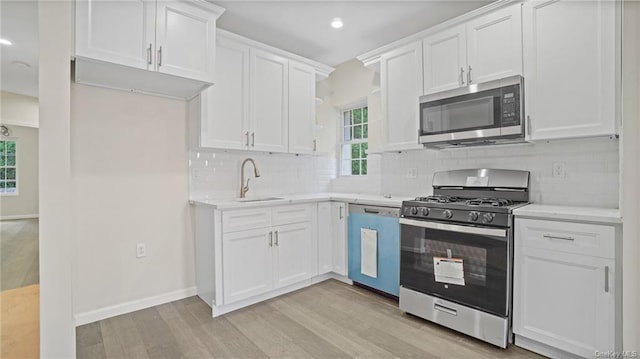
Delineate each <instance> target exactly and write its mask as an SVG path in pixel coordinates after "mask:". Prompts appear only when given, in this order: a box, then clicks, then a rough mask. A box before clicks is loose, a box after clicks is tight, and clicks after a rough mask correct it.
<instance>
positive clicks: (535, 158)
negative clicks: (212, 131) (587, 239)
mask: <svg viewBox="0 0 640 359" xmlns="http://www.w3.org/2000/svg"><path fill="white" fill-rule="evenodd" d="M618 146H619V142H618V140H615V139H609V138H595V139H577V140H566V141H557V142H543V143H536V144H518V145H504V146H494V147H483V148H480V147H469V148H460V149H451V150H441V151H436V150H426V149H425V150H416V151H408V152H402V153H396V152H391V153H384V154H371V155H370V156H369V166H368V169H369V174H368V175H367V176H366V177H358V176H349V177H340V176H338V173H337V167H338V166H337V161H336V159H335V158H330V157H327V156H295V155H284V154H266V153H252V154H247V153H234V152H224V151H220V152H191V153H190V157H189V158H190V159H189V162H190V163H189V169H190V185H191V196H192V197H196V196H198V197H200V196H208V197H210V198H233V197H237V196H238V192H239V187H240V164H241V162H242V160H244V159H245V158H247V157H251V158H253V159H255V161H256V164H257V165H258V169H259V170H260V173H261V177H260V178H253V169H252V168H251V165H250V164H248V165H247V167H249V168H246V169H245V170H246V175H247V178H251V182H250V183H249V187H250V191H249V194H248V195H249V196H270V195H284V194H302V193H313V192H327V191H331V192H345V193H366V194H392V195H395V196H409V197H413V196H418V195H425V194H429V193H431V180H432V177H433V173H434V172H436V171H442V170H449V169H465V168H483V167H484V168H503V169H518V170H526V171H530V172H531V185H530V186H531V187H530V189H531V200H532V201H533V202H536V203H545V204H556V205H568V206H593V207H603V208H617V207H618V196H619V194H618V190H619V153H618ZM554 163H560V164H562V165H563V166H564V177H562V176H561V177H554V176H553V174H552V169H553V166H554Z"/></svg>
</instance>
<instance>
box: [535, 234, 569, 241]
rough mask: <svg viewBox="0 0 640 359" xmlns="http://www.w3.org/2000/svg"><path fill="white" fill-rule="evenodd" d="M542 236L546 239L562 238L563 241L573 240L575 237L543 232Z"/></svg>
mask: <svg viewBox="0 0 640 359" xmlns="http://www.w3.org/2000/svg"><path fill="white" fill-rule="evenodd" d="M542 236H543V237H544V238H547V239H562V240H563V241H575V238H573V237H560V236H552V235H550V234H544V235H542Z"/></svg>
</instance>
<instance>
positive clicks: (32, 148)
mask: <svg viewBox="0 0 640 359" xmlns="http://www.w3.org/2000/svg"><path fill="white" fill-rule="evenodd" d="M7 127H9V129H10V130H11V137H9V138H6V137H3V139H7V140H12V141H16V150H17V152H18V153H17V155H18V156H17V158H16V161H17V162H16V164H17V166H18V172H17V174H18V194H17V195H4V196H0V220H1V219H16V218H33V217H37V216H38V129H37V128H32V127H24V126H14V125H7Z"/></svg>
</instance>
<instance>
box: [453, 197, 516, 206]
mask: <svg viewBox="0 0 640 359" xmlns="http://www.w3.org/2000/svg"><path fill="white" fill-rule="evenodd" d="M513 203H514V202H513V201H512V200H509V199H503V198H474V199H470V200H468V201H466V202H465V204H466V205H468V206H474V207H507V206H511V205H513Z"/></svg>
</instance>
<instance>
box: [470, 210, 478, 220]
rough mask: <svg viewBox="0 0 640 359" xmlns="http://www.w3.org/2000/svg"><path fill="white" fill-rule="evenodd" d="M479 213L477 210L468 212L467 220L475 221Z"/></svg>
mask: <svg viewBox="0 0 640 359" xmlns="http://www.w3.org/2000/svg"><path fill="white" fill-rule="evenodd" d="M479 215H480V213H478V212H475V211H474V212H469V221H471V222H475V221H477V220H478V216H479Z"/></svg>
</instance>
